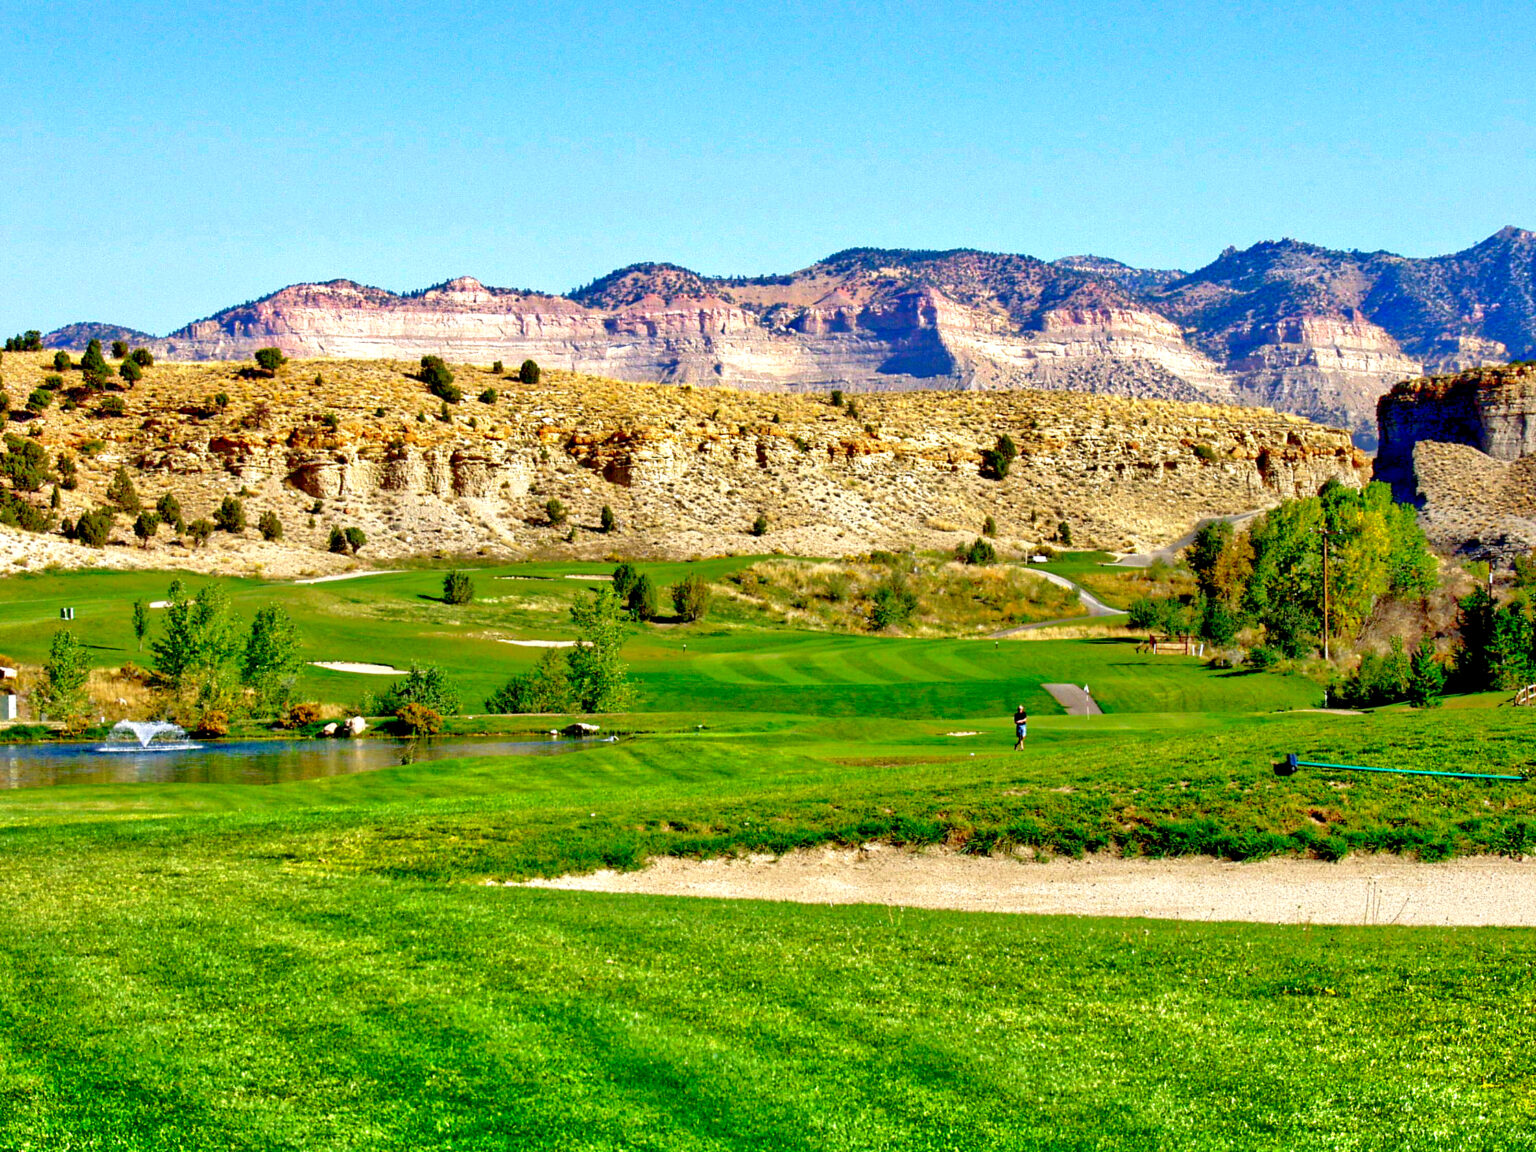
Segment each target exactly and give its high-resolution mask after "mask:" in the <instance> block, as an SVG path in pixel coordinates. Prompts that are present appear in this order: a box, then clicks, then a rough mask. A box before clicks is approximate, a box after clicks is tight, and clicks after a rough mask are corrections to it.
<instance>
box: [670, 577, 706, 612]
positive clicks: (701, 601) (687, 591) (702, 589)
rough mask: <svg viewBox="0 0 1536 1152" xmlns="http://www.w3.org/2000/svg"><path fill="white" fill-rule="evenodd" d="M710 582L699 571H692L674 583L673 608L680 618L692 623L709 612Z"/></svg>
mask: <svg viewBox="0 0 1536 1152" xmlns="http://www.w3.org/2000/svg"><path fill="white" fill-rule="evenodd" d="M709 600H710V594H709V583H708V581H706V580H705V579H704V577H702V576H700V575H699V574H698V573H697V572H690V573H688V575H687V576H685V577H683V579H681V580H679V581H678V582H677V583H676V584H674V585H672V610H673V611H674V612H676V613H677V616H678V618H679V619H680V620H683V621H684V622H685V623H689V624H692V623H694V622H695V621H698V620H702V619H704V617H705V615H706V614H707V613H708V612H709Z"/></svg>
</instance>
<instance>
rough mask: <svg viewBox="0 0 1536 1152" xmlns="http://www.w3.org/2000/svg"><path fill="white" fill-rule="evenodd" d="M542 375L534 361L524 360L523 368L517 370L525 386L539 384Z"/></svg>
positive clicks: (518, 376)
mask: <svg viewBox="0 0 1536 1152" xmlns="http://www.w3.org/2000/svg"><path fill="white" fill-rule="evenodd" d="M541 375H543V373H542V372H541V371H540V370H539V366H538V365H537V364H535V363H534V362H533V361H532V360H524V361H523V366H522V367H521V368H519V369H518V370H517V378H518V379H519V380H521V381H522V382H523V383H524V384H537V383H538V382H539V377H540V376H541Z"/></svg>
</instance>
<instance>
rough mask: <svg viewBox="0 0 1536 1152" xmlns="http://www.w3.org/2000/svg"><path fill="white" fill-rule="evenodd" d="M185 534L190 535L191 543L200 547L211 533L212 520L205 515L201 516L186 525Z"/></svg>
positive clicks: (206, 541)
mask: <svg viewBox="0 0 1536 1152" xmlns="http://www.w3.org/2000/svg"><path fill="white" fill-rule="evenodd" d="M187 534H188V535H189V536H191V537H192V545H193V547H195V548H201V547H202V546H203V545H204V544H206V543H208V537H210V536H212V535H213V521H212V520H209V519H208V518H207V517H201V518H199V519H197V520H194V521H192V523H190V524H188V525H187Z"/></svg>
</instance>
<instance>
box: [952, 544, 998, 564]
mask: <svg viewBox="0 0 1536 1152" xmlns="http://www.w3.org/2000/svg"><path fill="white" fill-rule="evenodd" d="M955 559H956V560H959V561H960V562H961V563H962V564H995V563H997V549H996V548H994V547H992V545H991V544H990V543H988V542H987V541H985V540H982V539H980V538H977V540H976V541H975V542H974V543H971V544H969V545H966V544H956V545H955Z"/></svg>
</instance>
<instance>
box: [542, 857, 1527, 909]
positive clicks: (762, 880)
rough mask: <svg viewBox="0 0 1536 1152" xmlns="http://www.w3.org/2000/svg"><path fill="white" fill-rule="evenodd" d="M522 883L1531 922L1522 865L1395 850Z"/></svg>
mask: <svg viewBox="0 0 1536 1152" xmlns="http://www.w3.org/2000/svg"><path fill="white" fill-rule="evenodd" d="M527 884H528V886H530V887H540V888H564V889H572V890H579V891H587V892H619V893H646V894H650V895H661V896H705V897H714V898H724V899H738V900H785V901H791V902H795V903H802V904H886V905H895V906H900V907H907V908H946V909H955V910H960V911H969V912H1032V913H1046V914H1053V915H1069V916H1146V917H1151V918H1155V919H1160V920H1247V921H1254V922H1260V923H1269V924H1298V923H1300V924H1306V923H1311V924H1416V925H1423V924H1450V925H1466V926H1477V925H1507V926H1514V927H1533V926H1536V860H1511V859H1506V858H1503V857H1472V858H1467V859H1461V860H1450V861H1445V862H1443V863H1439V864H1422V863H1419V862H1417V861H1413V860H1407V859H1403V858H1402V857H1397V856H1360V857H1353V856H1352V857H1348V858H1346V859H1345V860H1343V861H1341V862H1339V863H1337V864H1329V863H1325V862H1323V861H1320V860H1293V859H1277V860H1264V861H1258V862H1256V863H1249V864H1233V863H1229V862H1226V861H1219V860H1213V859H1210V858H1209V857H1203V858H1180V859H1172V860H1145V859H1130V860H1128V859H1122V858H1120V857H1116V856H1095V857H1087V858H1085V859H1082V860H1070V859H1058V860H1051V861H1048V862H1044V863H1040V862H1033V861H1023V860H1019V859H1016V858H1005V857H982V856H963V855H960V854H958V853H954V852H947V851H934V850H929V851H925V852H910V851H907V850H905V849H900V848H890V847H885V846H882V845H869V846H867V847H866V848H865V849H864V850H853V851H844V850H832V849H823V850H813V851H807V852H796V853H792V854H790V855H788V856H784V857H780V858H777V859H776V858H774V857H770V856H752V857H747V858H743V859H716V860H679V859H675V858H673V857H663V858H661V859H658V860H655V861H653V862H652V863H651V865H650V866H649V867H647V868H645V869H644V870H643V871H640V872H609V871H603V872H595V873H592V874H591V875H588V876H563V877H559V878H557V879H554V880H530V881H528V882H527Z"/></svg>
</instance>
